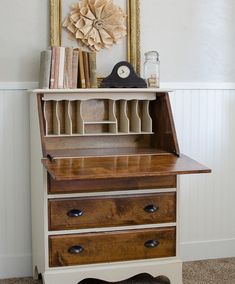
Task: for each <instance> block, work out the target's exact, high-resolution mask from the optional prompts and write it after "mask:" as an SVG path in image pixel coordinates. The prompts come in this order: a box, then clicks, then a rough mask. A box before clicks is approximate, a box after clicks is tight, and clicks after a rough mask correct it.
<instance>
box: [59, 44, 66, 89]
mask: <svg viewBox="0 0 235 284" xmlns="http://www.w3.org/2000/svg"><path fill="white" fill-rule="evenodd" d="M59 49H60V52H59V73H58V88H59V89H63V88H64V59H65V47H62V46H60V48H59Z"/></svg>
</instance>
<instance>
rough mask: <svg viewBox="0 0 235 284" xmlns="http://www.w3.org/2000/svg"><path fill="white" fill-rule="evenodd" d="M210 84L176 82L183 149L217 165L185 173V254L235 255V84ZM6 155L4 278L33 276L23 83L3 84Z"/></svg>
mask: <svg viewBox="0 0 235 284" xmlns="http://www.w3.org/2000/svg"><path fill="white" fill-rule="evenodd" d="M16 86H17V85H15V87H16ZM166 86H167V84H166ZM203 86H204V85H203V84H202V87H200V84H199V83H198V84H197V85H195V84H194V85H192V86H191V88H192V89H193V90H190V86H189V84H187V85H184V84H177V86H174V85H173V84H172V85H171V87H177V89H178V90H177V91H176V92H175V93H174V94H172V95H171V101H172V107H173V113H174V117H175V122H176V128H177V133H178V137H179V143H180V148H181V151H182V152H184V153H185V154H188V155H190V156H192V157H193V158H195V159H197V160H198V161H201V162H202V163H205V164H206V165H207V166H209V167H211V168H212V170H213V173H212V174H208V175H195V176H187V177H181V199H182V202H181V204H182V206H181V223H182V227H181V237H182V246H181V247H182V254H183V257H184V259H185V260H194V259H203V258H212V257H226V256H235V251H234V248H235V245H234V244H235V227H234V224H235V207H234V200H235V191H234V189H233V188H234V184H235V183H234V182H235V175H234V160H235V150H234V145H235V90H222V89H223V87H224V86H221V87H219V86H218V88H219V89H221V90H202V88H203ZM230 86H231V85H230ZM21 87H22V88H23V87H24V86H21ZM212 87H213V86H211V89H213V88H212ZM197 88H198V90H197ZM180 89H181V90H180ZM183 89H184V90H183ZM199 89H201V90H199ZM0 157H1V162H2V166H1V171H0V279H1V278H7V277H17V276H28V275H31V225H30V222H31V220H30V159H29V95H28V93H27V92H26V91H24V90H12V91H9V90H2V91H0Z"/></svg>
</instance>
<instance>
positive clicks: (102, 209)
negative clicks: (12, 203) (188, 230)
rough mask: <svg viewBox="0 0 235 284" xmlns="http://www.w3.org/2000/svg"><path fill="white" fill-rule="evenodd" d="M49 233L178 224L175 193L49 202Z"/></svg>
mask: <svg viewBox="0 0 235 284" xmlns="http://www.w3.org/2000/svg"><path fill="white" fill-rule="evenodd" d="M48 213H49V216H48V218H49V220H48V221H49V230H66V229H71V230H72V229H82V228H99V227H109V226H110V227H114V226H128V225H143V224H157V223H167V222H169V223H170V222H175V221H176V193H175V192H169V193H153V194H141V195H124V196H100V197H86V198H70V199H54V200H49V203H48Z"/></svg>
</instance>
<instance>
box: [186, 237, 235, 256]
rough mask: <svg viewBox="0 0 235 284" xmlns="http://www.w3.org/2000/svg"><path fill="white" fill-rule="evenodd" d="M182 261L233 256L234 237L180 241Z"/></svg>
mask: <svg viewBox="0 0 235 284" xmlns="http://www.w3.org/2000/svg"><path fill="white" fill-rule="evenodd" d="M181 257H182V260H183V261H194V260H203V259H215V258H227V257H235V239H224V240H211V241H203V242H185V243H181Z"/></svg>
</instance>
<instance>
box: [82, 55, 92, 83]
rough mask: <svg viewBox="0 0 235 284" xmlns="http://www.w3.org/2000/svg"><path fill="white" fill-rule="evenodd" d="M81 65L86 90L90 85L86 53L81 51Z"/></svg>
mask: <svg viewBox="0 0 235 284" xmlns="http://www.w3.org/2000/svg"><path fill="white" fill-rule="evenodd" d="M83 64H84V72H85V81H86V88H90V87H91V83H90V72H89V61H88V52H85V51H83Z"/></svg>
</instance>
